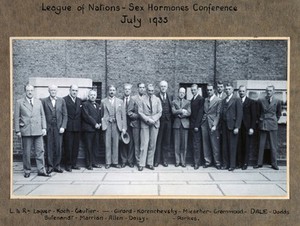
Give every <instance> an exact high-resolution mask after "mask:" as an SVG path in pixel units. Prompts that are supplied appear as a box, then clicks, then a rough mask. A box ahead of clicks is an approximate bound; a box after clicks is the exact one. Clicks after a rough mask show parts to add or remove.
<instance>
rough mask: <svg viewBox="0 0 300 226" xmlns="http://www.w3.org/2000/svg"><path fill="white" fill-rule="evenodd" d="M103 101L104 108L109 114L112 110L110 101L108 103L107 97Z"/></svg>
mask: <svg viewBox="0 0 300 226" xmlns="http://www.w3.org/2000/svg"><path fill="white" fill-rule="evenodd" d="M104 102H105V106H106V109H107V111H108V112H109V114H110V113H111V111H112V107H113V106H112V105H111V103H110V101H109V99H108V97H107V98H106V99H105V100H104ZM115 103H116V99H115V102H114V104H115Z"/></svg>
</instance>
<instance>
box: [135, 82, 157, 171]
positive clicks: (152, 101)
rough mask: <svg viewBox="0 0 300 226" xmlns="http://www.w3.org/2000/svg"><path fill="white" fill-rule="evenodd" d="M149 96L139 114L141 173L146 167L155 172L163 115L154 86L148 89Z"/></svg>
mask: <svg viewBox="0 0 300 226" xmlns="http://www.w3.org/2000/svg"><path fill="white" fill-rule="evenodd" d="M147 93H148V96H145V97H144V98H143V101H142V102H141V104H140V105H139V108H138V113H139V115H140V117H141V152H140V164H139V167H138V169H139V171H142V170H143V169H144V167H145V166H146V163H147V167H148V168H149V169H151V170H154V167H153V163H154V153H155V147H156V139H157V134H158V129H159V125H160V122H159V119H160V117H161V114H162V106H161V102H160V99H159V98H158V97H157V96H155V95H154V86H153V85H152V84H149V85H148V87H147Z"/></svg>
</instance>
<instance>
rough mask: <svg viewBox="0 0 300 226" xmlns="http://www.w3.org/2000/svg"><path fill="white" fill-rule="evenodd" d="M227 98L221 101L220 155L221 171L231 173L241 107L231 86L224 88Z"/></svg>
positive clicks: (240, 102) (233, 166) (234, 159)
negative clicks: (221, 159)
mask: <svg viewBox="0 0 300 226" xmlns="http://www.w3.org/2000/svg"><path fill="white" fill-rule="evenodd" d="M225 92H226V95H227V97H226V98H225V99H223V100H222V108H221V124H222V155H223V167H222V168H223V169H228V170H229V171H233V170H234V169H235V167H236V149H237V141H238V133H239V128H240V127H241V122H242V118H243V105H242V101H241V99H240V98H238V97H235V96H234V95H233V86H232V85H231V84H230V83H228V84H226V87H225Z"/></svg>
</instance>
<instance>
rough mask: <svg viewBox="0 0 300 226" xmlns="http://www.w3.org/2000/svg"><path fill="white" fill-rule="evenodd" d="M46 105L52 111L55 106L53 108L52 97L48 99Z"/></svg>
mask: <svg viewBox="0 0 300 226" xmlns="http://www.w3.org/2000/svg"><path fill="white" fill-rule="evenodd" d="M46 103H47V105H48V107H49V108H50V110H51V111H52V109H53V106H52V102H51V100H50V96H49V97H47V98H46Z"/></svg>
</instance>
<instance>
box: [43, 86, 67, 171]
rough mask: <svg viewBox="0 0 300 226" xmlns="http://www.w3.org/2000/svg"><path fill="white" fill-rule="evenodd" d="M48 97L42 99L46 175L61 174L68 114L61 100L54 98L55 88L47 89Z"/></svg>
mask: <svg viewBox="0 0 300 226" xmlns="http://www.w3.org/2000/svg"><path fill="white" fill-rule="evenodd" d="M48 91H49V94H50V96H49V97H46V98H44V99H42V104H43V107H44V112H45V117H46V122H47V136H46V137H45V141H46V156H47V160H48V161H47V165H48V171H47V173H49V174H50V173H52V171H53V170H54V172H57V173H62V172H63V170H62V169H61V167H60V162H61V157H62V147H61V146H62V138H63V133H64V132H65V129H66V127H67V121H68V114H67V106H66V102H65V100H64V99H63V98H59V97H57V96H56V94H57V86H55V85H50V86H49V87H48Z"/></svg>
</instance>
